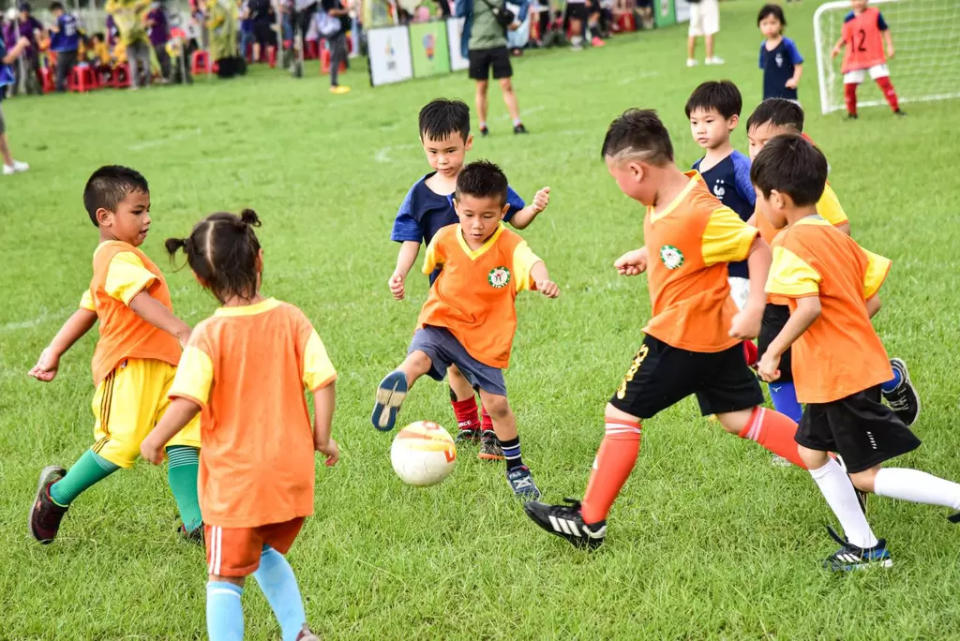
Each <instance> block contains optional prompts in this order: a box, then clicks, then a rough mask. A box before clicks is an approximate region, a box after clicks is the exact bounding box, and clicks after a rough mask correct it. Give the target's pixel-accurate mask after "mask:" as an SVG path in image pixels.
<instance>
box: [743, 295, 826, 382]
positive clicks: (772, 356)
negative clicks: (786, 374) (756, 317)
mask: <svg viewBox="0 0 960 641" xmlns="http://www.w3.org/2000/svg"><path fill="white" fill-rule="evenodd" d="M796 301H797V309H795V310H794V311H793V312H791V313H790V320H788V321H787V324H786V325H784V326H783V329H781V330H780V333H779V334H777V337H776V338H774V339H773V341H772V342H771V343H770V346H769V347H768V348H767V351H766V352H764V353H763V356H761V357H760V362H759V363H758V364H757V371H758V372H759V373H760V378H762V379H763V380H765V381H767V382H768V383H769V382H770V381H775V380H777V379H778V378H780V357H782V356H783V353H784V352H785V351H787V349H789V348H790V346H791V345H793V343H794V341H796V340H797V339H798V338H800V336H801V335H802V334H803V333H804V332H805V331H807V328H808V327H810V325H812V324H813V321H815V320H817V318H818V317H819V316H820V297H819V296H804V297H802V298H797V299H796Z"/></svg>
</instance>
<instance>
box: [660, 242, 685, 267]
mask: <svg viewBox="0 0 960 641" xmlns="http://www.w3.org/2000/svg"><path fill="white" fill-rule="evenodd" d="M660 262H661V263H663V264H664V265H665V266H666V267H667V269H677V268H678V267H680V266H681V265H683V252H682V251H680V250H679V249H677V248H676V247H674V246H673V245H664V246H663V247H661V248H660Z"/></svg>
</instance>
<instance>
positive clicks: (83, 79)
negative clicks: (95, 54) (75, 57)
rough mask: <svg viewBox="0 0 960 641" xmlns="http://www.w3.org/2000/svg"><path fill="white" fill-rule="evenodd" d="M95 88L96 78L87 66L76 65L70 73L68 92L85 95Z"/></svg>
mask: <svg viewBox="0 0 960 641" xmlns="http://www.w3.org/2000/svg"><path fill="white" fill-rule="evenodd" d="M96 88H97V76H96V74H94V73H93V69H91V68H90V66H89V65H77V66H76V67H74V68H73V71H72V72H71V73H70V91H77V92H80V93H85V92H87V91H91V90H93V89H96Z"/></svg>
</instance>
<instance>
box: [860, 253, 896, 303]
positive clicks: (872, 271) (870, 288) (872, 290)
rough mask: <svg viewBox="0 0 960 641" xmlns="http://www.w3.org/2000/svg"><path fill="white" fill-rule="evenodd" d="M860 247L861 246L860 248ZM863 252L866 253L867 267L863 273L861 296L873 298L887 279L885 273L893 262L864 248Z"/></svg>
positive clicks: (887, 272) (888, 271)
mask: <svg viewBox="0 0 960 641" xmlns="http://www.w3.org/2000/svg"><path fill="white" fill-rule="evenodd" d="M861 249H862V248H861ZM863 253H864V254H866V255H867V269H866V270H865V271H864V273H863V298H864V300H866V299H869V298H873V296H874V295H875V294H876V293H877V291H878V290H879V289H880V286H881V285H883V281H885V280H887V274H889V273H890V266H891V265H892V264H893V263H892V261H891V260H890V259H889V258H885V257H884V256H880V255H879V254H874V253H873V252H869V251H867V250H866V249H864V250H863Z"/></svg>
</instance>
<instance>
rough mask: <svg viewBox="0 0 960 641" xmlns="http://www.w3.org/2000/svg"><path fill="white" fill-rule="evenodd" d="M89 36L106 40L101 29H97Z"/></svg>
mask: <svg viewBox="0 0 960 641" xmlns="http://www.w3.org/2000/svg"><path fill="white" fill-rule="evenodd" d="M90 37H91V38H100V42H103V41H105V40H106V38H105V37H104V35H103V32H102V31H98V32H96V33H95V34H93V35H92V36H90Z"/></svg>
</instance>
